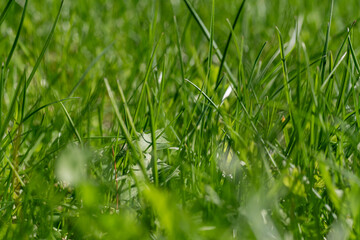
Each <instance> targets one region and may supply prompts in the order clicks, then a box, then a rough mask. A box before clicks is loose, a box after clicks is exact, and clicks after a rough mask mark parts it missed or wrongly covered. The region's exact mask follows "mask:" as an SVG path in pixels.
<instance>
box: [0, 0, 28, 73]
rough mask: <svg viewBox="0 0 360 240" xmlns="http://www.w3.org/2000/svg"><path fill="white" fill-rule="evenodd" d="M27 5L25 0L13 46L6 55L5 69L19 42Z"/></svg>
mask: <svg viewBox="0 0 360 240" xmlns="http://www.w3.org/2000/svg"><path fill="white" fill-rule="evenodd" d="M27 4H28V0H25V4H24V9H23V12H22V14H21V19H20V24H19V28H18V31H17V33H16V37H15V40H14V43H13V45H12V47H11V50H10V52H9V55H8V57H7V59H6V63H5V68H7V66H9V63H10V60H11V58H12V55H13V53H14V51H15V48H16V45H17V42H18V40H19V37H20V32H21V29H22V26H23V23H24V19H25V13H26V8H27Z"/></svg>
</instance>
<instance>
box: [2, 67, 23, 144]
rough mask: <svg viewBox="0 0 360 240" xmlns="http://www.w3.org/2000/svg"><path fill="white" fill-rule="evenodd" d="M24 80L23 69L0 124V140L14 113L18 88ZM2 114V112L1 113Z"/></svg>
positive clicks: (19, 88)
mask: <svg viewBox="0 0 360 240" xmlns="http://www.w3.org/2000/svg"><path fill="white" fill-rule="evenodd" d="M25 80H26V74H25V71H24V73H23V75H22V77H21V78H20V82H19V83H18V84H17V87H16V90H15V92H14V95H13V98H12V100H11V104H10V107H9V110H8V112H7V114H6V115H5V118H4V119H5V120H4V121H3V122H2V126H0V140H2V138H3V136H4V133H5V131H6V129H7V127H8V124H9V122H10V120H11V118H12V117H13V115H14V113H15V105H16V102H17V98H18V96H19V93H20V90H21V86H23V85H24V84H23V82H24V81H25ZM1 115H2V114H1ZM1 118H3V116H1Z"/></svg>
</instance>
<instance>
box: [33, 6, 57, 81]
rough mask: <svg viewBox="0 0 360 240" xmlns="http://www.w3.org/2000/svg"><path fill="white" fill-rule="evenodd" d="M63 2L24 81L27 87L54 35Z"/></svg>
mask: <svg viewBox="0 0 360 240" xmlns="http://www.w3.org/2000/svg"><path fill="white" fill-rule="evenodd" d="M63 4H64V0H61V3H60V7H59V11H58V13H57V15H56V18H55V21H54V23H53V25H52V27H51V30H50V33H49V35H48V37H47V39H46V41H45V44H44V47H43V49H42V50H41V53H40V55H39V57H38V58H37V60H36V63H35V65H34V68H33V70H32V71H31V73H30V76H29V78H28V80H27V82H26V86H27V87H29V85H30V83H31V80H32V79H33V77H34V75H35V73H36V70H37V69H38V67H39V65H40V62H41V60H42V59H43V57H44V55H45V52H46V49H47V48H48V46H49V44H50V41H51V38H52V36H53V35H54V31H55V27H56V24H57V22H58V20H59V17H60V13H61V9H62V7H63Z"/></svg>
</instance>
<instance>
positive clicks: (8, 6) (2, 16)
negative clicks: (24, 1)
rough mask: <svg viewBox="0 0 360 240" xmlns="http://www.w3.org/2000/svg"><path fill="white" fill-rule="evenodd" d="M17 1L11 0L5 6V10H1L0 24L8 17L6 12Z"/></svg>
mask: <svg viewBox="0 0 360 240" xmlns="http://www.w3.org/2000/svg"><path fill="white" fill-rule="evenodd" d="M14 2H15V0H9V1H8V2H7V4H6V6H5V8H4V10H3V11H2V12H1V15H0V26H1V24H2V23H3V22H4V20H5V17H6V14H7V13H8V11H9V9H10V7H11V5H12V4H13V3H14Z"/></svg>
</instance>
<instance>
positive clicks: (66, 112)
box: [59, 102, 83, 146]
mask: <svg viewBox="0 0 360 240" xmlns="http://www.w3.org/2000/svg"><path fill="white" fill-rule="evenodd" d="M59 103H60V105H61V107H62V109H63V110H64V112H65V115H66V118H67V120H68V121H69V123H70V126H71V128H72V130H73V131H74V133H75V136H76V138H77V139H78V141H79V143H80V145H81V146H82V145H83V141H82V139H81V136H80V134H79V132H78V130H77V129H76V126H75V124H74V121H73V120H72V119H71V116H70V114H69V112H68V111H67V110H66V108H65V106H64V104H63V103H62V102H59Z"/></svg>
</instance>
